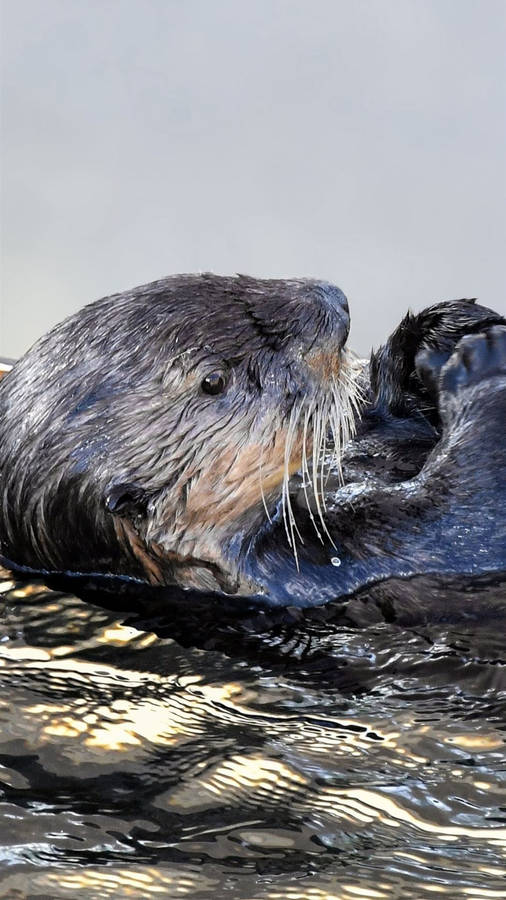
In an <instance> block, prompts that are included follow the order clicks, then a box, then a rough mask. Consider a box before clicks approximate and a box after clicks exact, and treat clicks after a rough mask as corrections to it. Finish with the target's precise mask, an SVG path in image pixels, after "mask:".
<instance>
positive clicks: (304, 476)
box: [302, 407, 324, 544]
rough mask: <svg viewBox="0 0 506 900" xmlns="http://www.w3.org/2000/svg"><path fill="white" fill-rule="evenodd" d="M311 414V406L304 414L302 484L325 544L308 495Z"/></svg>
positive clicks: (313, 518) (318, 534) (314, 521)
mask: <svg viewBox="0 0 506 900" xmlns="http://www.w3.org/2000/svg"><path fill="white" fill-rule="evenodd" d="M311 414H312V410H311V407H310V408H309V409H308V410H306V412H305V415H304V433H303V437H302V486H303V490H304V497H305V498H306V506H307V509H308V512H309V517H310V519H311V522H312V524H313V526H314V530H315V531H316V534H317V536H318V538H319V539H320V541H321V542H322V544H323V543H324V541H323V537H322V535H321V532H320V530H319V528H318V526H317V524H316V519H315V517H314V515H313V510H312V509H311V503H310V501H309V496H308V492H307V485H308V483H309V482H310V481H311V476H310V473H309V467H308V461H307V437H308V425H309V420H310V417H311Z"/></svg>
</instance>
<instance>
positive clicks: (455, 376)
mask: <svg viewBox="0 0 506 900" xmlns="http://www.w3.org/2000/svg"><path fill="white" fill-rule="evenodd" d="M501 374H506V326H504V325H495V326H494V327H493V328H489V329H487V331H484V332H480V333H479V334H470V335H467V336H466V337H464V338H462V340H461V341H459V343H458V345H457V348H456V349H455V351H454V353H453V354H452V356H451V357H450V359H449V360H448V362H447V363H446V364H445V365H444V366H443V367H442V369H441V375H440V390H441V391H442V392H443V393H445V394H456V393H460V392H461V391H463V390H465V389H466V388H468V387H472V386H473V385H475V384H477V383H478V382H481V381H484V380H485V379H488V378H492V377H494V376H495V375H501Z"/></svg>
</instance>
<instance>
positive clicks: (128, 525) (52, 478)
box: [0, 275, 354, 593]
mask: <svg viewBox="0 0 506 900" xmlns="http://www.w3.org/2000/svg"><path fill="white" fill-rule="evenodd" d="M348 328H349V316H348V308H347V302H346V298H345V297H344V295H343V294H342V292H341V291H340V290H339V289H338V288H336V287H334V286H332V285H330V284H327V283H324V282H317V281H309V280H293V281H292V280H262V279H253V278H245V277H242V276H239V277H230V278H229V277H219V276H214V275H192V276H174V277H171V278H167V279H164V280H162V281H159V282H154V283H153V284H150V285H146V286H144V287H140V288H137V289H135V290H134V291H131V292H126V293H124V294H118V295H115V296H113V297H108V298H105V299H103V300H99V301H98V302H96V303H94V304H91V305H90V306H88V307H85V308H84V309H83V310H81V312H79V313H77V315H75V316H72V317H71V318H69V319H67V320H66V321H65V322H63V323H62V324H61V325H59V326H57V327H56V328H55V329H54V330H53V331H52V332H50V333H49V334H48V335H47V336H46V337H44V338H42V339H41V340H40V341H39V342H38V343H37V344H36V345H35V346H34V347H33V348H32V349H31V350H30V351H29V352H28V353H27V354H26V355H25V356H24V357H23V359H21V360H20V361H19V362H18V363H17V365H16V366H15V367H14V369H13V371H12V373H10V374H9V376H8V377H7V378H5V379H4V382H3V384H2V386H1V388H0V541H1V543H0V554H1V555H3V556H4V557H5V558H7V559H9V560H11V561H12V562H15V563H17V564H21V565H26V566H30V567H31V568H34V569H36V570H39V571H40V570H44V571H47V570H49V571H56V572H69V571H70V572H74V573H75V572H83V573H91V572H95V573H104V574H116V575H117V574H121V575H127V576H131V577H133V578H140V579H142V580H143V581H147V582H148V583H150V584H153V585H162V584H170V583H174V582H175V583H178V584H180V585H182V586H183V587H192V588H198V589H202V590H225V591H227V592H229V593H236V592H239V593H251V592H252V590H253V588H254V586H252V585H250V584H248V583H247V581H246V579H245V578H244V577H243V576H242V574H241V571H242V569H241V559H242V557H243V555H244V553H245V552H246V548H247V546H248V542H249V540H250V538H251V537H252V535H253V534H254V533H255V532H256V531H257V530H258V528H259V527H260V526H261V524H262V522H263V521H265V520H266V519H267V517H269V516H271V515H283V516H284V518H285V524H286V529H287V535H288V539H289V541H291V543H292V545H293V547H294V549H295V541H294V530H295V527H296V526H295V523H294V520H293V515H292V512H291V509H290V504H289V496H288V478H289V476H290V475H291V474H292V473H293V472H295V471H297V470H298V469H301V468H302V469H303V470H305V474H306V475H308V474H309V469H310V468H312V470H313V486H314V488H315V493H316V497H317V498H318V483H317V481H318V477H319V475H318V472H319V468H320V455H321V452H322V448H323V445H324V443H325V440H326V436H327V433H328V430H329V427H330V429H331V430H332V432H333V434H334V439H335V441H336V443H337V442H338V441H339V440H340V439H341V437H342V436H343V435H344V436H345V435H346V432H347V430H349V428H350V427H351V423H352V420H353V410H352V403H353V397H354V393H353V389H352V383H351V378H350V374H349V365H348V363H347V358H346V355H345V353H344V352H343V348H344V344H345V341H346V337H347V334H348ZM310 457H311V462H310V461H309V458H310ZM317 505H318V504H317Z"/></svg>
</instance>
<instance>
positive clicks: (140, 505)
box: [105, 482, 148, 519]
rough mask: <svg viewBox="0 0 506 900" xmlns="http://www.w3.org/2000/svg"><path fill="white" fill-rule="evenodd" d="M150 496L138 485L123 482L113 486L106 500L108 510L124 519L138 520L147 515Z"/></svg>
mask: <svg viewBox="0 0 506 900" xmlns="http://www.w3.org/2000/svg"><path fill="white" fill-rule="evenodd" d="M147 504H148V496H147V494H146V492H145V491H143V490H142V488H140V487H138V486H137V485H136V484H129V483H125V482H122V483H121V484H114V485H112V486H111V488H110V490H109V493H108V494H107V497H106V498H105V506H106V509H107V510H108V511H109V512H111V513H114V515H116V516H121V517H122V518H129V519H130V518H136V517H138V516H143V515H145V513H146V507H147Z"/></svg>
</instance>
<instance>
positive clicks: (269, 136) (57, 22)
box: [0, 0, 506, 356]
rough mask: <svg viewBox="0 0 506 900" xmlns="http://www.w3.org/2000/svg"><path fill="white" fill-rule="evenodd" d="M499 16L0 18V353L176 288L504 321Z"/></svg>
mask: <svg viewBox="0 0 506 900" xmlns="http://www.w3.org/2000/svg"><path fill="white" fill-rule="evenodd" d="M505 44H506V0H248V2H240V0H99V2H96V0H86V2H82V0H4V2H3V3H2V66H3V72H2V128H1V138H2V151H1V164H2V165H1V169H2V244H1V250H2V269H1V274H2V294H1V307H0V313H1V317H0V323H1V330H0V353H3V354H4V355H9V356H16V355H17V354H20V353H21V352H23V351H24V350H25V349H26V348H27V347H28V346H29V345H30V344H31V343H32V342H33V341H34V340H35V338H37V337H38V336H39V335H40V334H41V333H43V332H44V331H45V330H47V329H48V328H49V327H50V326H51V325H53V324H54V323H55V322H57V321H58V320H59V319H61V318H63V317H64V316H65V315H68V314H69V313H70V312H73V311H74V310H75V309H78V308H79V307H80V306H82V305H83V304H84V303H86V302H88V301H90V300H93V299H95V298H97V297H99V296H103V295H104V294H108V293H111V292H114V291H117V290H122V289H126V288H129V287H132V286H133V285H136V284H142V283H143V282H147V281H151V280H153V279H154V278H157V277H160V276H163V275H166V274H169V273H171V272H181V271H197V270H213V271H217V272H234V271H240V272H247V273H251V274H256V275H288V274H290V275H312V276H319V277H323V278H327V279H330V280H332V281H334V282H336V283H337V284H339V286H340V287H341V288H342V289H343V290H344V291H345V293H346V294H347V295H348V297H349V299H350V303H351V310H352V319H353V329H352V338H351V344H352V346H354V347H355V349H357V350H358V351H360V352H362V353H366V352H368V350H369V348H370V346H371V345H373V344H374V345H378V343H379V342H380V341H381V340H382V339H383V338H384V337H385V336H386V335H387V333H388V332H389V330H391V328H392V327H393V326H394V325H395V324H396V322H397V321H398V320H399V318H400V316H401V315H402V314H403V313H404V311H405V310H406V309H407V308H408V307H411V308H413V309H420V308H421V307H423V306H425V305H427V304H429V303H431V302H433V301H435V300H438V299H442V298H445V299H449V298H453V297H460V296H478V297H479V298H480V299H481V301H482V302H483V303H485V304H487V305H490V306H494V307H495V308H498V309H501V310H504V311H506V298H505V294H504V290H503V284H504V259H505V247H506V196H505V195H506V168H505V160H506V118H505V112H506V63H505Z"/></svg>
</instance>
